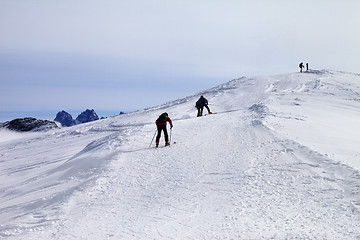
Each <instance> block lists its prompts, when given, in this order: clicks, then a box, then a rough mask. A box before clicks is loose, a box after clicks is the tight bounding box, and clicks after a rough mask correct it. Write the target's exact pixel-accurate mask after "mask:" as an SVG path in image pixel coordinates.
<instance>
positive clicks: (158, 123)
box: [155, 112, 173, 147]
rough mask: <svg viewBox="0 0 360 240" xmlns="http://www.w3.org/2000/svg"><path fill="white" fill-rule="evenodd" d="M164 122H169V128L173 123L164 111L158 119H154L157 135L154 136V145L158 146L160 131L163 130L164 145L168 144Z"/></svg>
mask: <svg viewBox="0 0 360 240" xmlns="http://www.w3.org/2000/svg"><path fill="white" fill-rule="evenodd" d="M166 122H169V123H170V129H172V128H173V124H172V121H171V119H170V118H169V115H168V114H167V113H166V112H165V113H163V114H161V115H160V116H159V117H158V119H157V120H156V121H155V123H156V126H157V130H158V133H157V136H156V147H159V141H160V137H161V131H164V136H165V146H169V145H170V143H169V136H168V133H167V129H166Z"/></svg>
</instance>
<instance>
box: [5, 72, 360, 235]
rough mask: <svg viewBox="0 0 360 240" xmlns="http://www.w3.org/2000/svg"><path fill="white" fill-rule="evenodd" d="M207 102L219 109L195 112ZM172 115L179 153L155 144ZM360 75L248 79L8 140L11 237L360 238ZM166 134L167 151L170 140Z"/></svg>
mask: <svg viewBox="0 0 360 240" xmlns="http://www.w3.org/2000/svg"><path fill="white" fill-rule="evenodd" d="M200 95H204V96H205V97H206V98H207V99H208V100H209V103H210V105H209V107H210V109H211V111H212V112H214V113H217V114H212V115H206V116H203V117H196V114H197V113H196V109H195V108H194V105H195V102H196V100H197V99H198V98H199V97H200ZM163 112H167V113H168V114H169V117H170V118H171V119H172V121H173V124H174V128H173V129H172V131H170V130H169V133H171V142H172V143H174V142H176V144H172V145H171V146H170V147H161V148H159V149H155V148H154V145H151V146H150V147H149V145H150V142H151V140H152V138H153V136H154V134H155V131H156V128H155V124H154V121H155V120H156V118H157V117H158V116H159V115H160V114H161V113H163ZM359 133H360V75H357V74H351V73H344V72H337V71H328V70H322V71H309V72H306V73H291V74H285V75H278V76H270V77H253V78H247V77H243V78H240V79H235V80H232V81H230V82H228V83H225V84H222V85H220V86H217V87H215V88H212V89H209V90H206V91H203V92H200V93H197V94H194V95H192V96H188V97H185V98H183V99H179V100H176V101H172V102H168V103H165V104H163V105H161V106H157V107H153V108H149V109H145V110H142V111H137V112H134V113H130V114H123V115H120V116H115V117H110V118H107V119H104V120H99V121H96V122H91V123H86V124H82V125H77V126H72V127H69V128H62V129H54V130H51V131H49V132H45V133H38V132H36V133H34V132H33V133H21V134H20V133H16V134H17V135H13V134H12V133H11V132H4V130H2V131H1V132H0V136H1V141H0V157H1V159H0V181H1V187H0V195H1V198H0V199H1V200H0V238H5V239H359V238H360V212H359V207H360V174H359V170H360V161H359V160H360V148H359V146H360V137H359ZM163 141H164V139H163V138H162V139H161V144H162V145H163V144H164V142H163Z"/></svg>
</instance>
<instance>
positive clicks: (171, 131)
mask: <svg viewBox="0 0 360 240" xmlns="http://www.w3.org/2000/svg"><path fill="white" fill-rule="evenodd" d="M171 133H172V128H170V143H171Z"/></svg>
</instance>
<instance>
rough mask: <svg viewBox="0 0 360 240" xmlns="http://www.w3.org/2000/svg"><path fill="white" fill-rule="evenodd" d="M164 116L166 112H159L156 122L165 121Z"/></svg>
mask: <svg viewBox="0 0 360 240" xmlns="http://www.w3.org/2000/svg"><path fill="white" fill-rule="evenodd" d="M165 117H166V114H165V113H163V114H161V115H160V116H159V118H158V119H157V122H158V123H164V122H166V120H165Z"/></svg>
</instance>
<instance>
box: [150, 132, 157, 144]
mask: <svg viewBox="0 0 360 240" xmlns="http://www.w3.org/2000/svg"><path fill="white" fill-rule="evenodd" d="M156 132H157V130H155V133H154V136H153V138H152V139H151V143H150V145H149V147H151V144H152V143H153V141H154V138H155V135H156Z"/></svg>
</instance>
